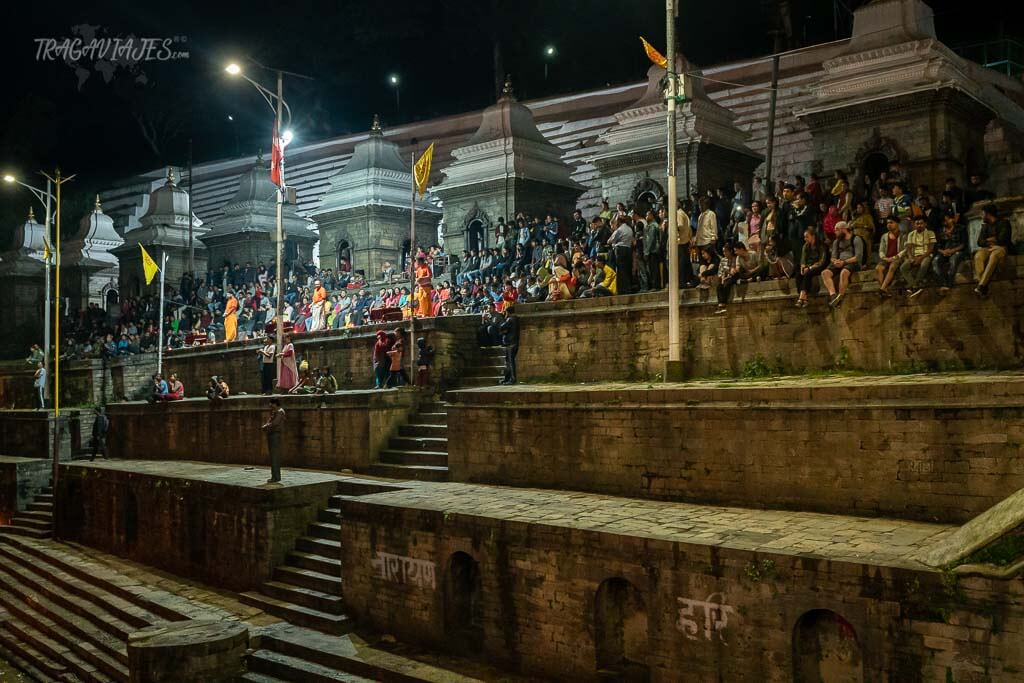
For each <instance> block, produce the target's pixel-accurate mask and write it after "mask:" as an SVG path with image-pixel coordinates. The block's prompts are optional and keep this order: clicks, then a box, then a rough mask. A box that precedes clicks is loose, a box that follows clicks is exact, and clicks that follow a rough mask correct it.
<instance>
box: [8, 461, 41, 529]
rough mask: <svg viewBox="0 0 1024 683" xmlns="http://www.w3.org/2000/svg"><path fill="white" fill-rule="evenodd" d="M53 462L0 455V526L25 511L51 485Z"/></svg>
mask: <svg viewBox="0 0 1024 683" xmlns="http://www.w3.org/2000/svg"><path fill="white" fill-rule="evenodd" d="M51 462H52V461H48V460H39V459H36V458H16V457H10V456H6V455H0V524H10V523H11V518H12V517H13V516H14V515H15V514H16V513H18V512H22V511H24V510H25V509H26V508H27V507H28V504H29V503H31V502H32V499H33V498H35V495H36V494H37V493H39V492H40V491H41V490H42V489H43V488H45V487H46V486H49V484H50V474H51V473H52V472H53V466H52V464H51Z"/></svg>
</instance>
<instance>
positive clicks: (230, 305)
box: [224, 292, 238, 342]
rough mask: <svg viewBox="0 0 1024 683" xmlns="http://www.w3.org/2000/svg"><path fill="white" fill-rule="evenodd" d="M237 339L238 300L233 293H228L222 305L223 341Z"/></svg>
mask: <svg viewBox="0 0 1024 683" xmlns="http://www.w3.org/2000/svg"><path fill="white" fill-rule="evenodd" d="M237 338H238V299H237V298H236V297H235V293H234V292H229V293H228V300H227V302H226V303H225V304H224V341H226V342H230V341H235V339H237Z"/></svg>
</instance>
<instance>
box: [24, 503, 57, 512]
mask: <svg viewBox="0 0 1024 683" xmlns="http://www.w3.org/2000/svg"><path fill="white" fill-rule="evenodd" d="M28 509H29V510H30V511H32V512H45V513H47V514H49V515H53V503H44V502H40V501H38V500H37V501H33V502H31V503H29V504H28Z"/></svg>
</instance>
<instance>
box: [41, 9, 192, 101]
mask: <svg viewBox="0 0 1024 683" xmlns="http://www.w3.org/2000/svg"><path fill="white" fill-rule="evenodd" d="M71 34H72V35H71V36H68V37H63V38H36V39H35V43H36V60H37V61H40V62H57V61H61V62H65V63H66V64H67V65H68V66H70V67H71V68H73V69H74V70H75V74H76V75H77V77H78V88H79V90H81V88H82V86H83V85H84V84H85V82H86V81H87V80H88V79H89V76H90V75H91V74H92V72H93V71H97V72H99V73H100V74H102V75H103V80H104V81H105V82H106V83H110V81H111V80H112V79H113V78H114V75H115V74H116V72H117V71H118V70H119V69H121V70H124V71H127V72H129V73H130V74H131V75H132V77H134V79H135V80H136V81H137V82H139V83H146V82H147V81H148V79H147V78H146V75H145V73H143V72H142V69H141V65H142V64H143V63H145V62H170V61H175V60H182V59H188V58H189V52H188V50H187V49H185V47H186V44H187V42H188V38H187V37H185V36H174V37H171V38H140V37H138V36H135V35H127V36H110V35H107V31H106V29H103V28H101V27H100V26H92V25H90V24H79V25H77V26H72V27H71ZM90 67H91V68H90Z"/></svg>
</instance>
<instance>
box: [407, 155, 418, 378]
mask: <svg viewBox="0 0 1024 683" xmlns="http://www.w3.org/2000/svg"><path fill="white" fill-rule="evenodd" d="M409 156H410V157H411V159H412V165H411V166H410V167H409V170H410V171H411V172H412V173H411V177H410V180H411V181H412V195H411V201H410V204H409V207H410V211H409V282H410V283H412V287H410V288H409V291H410V297H411V296H412V294H413V293H415V292H416V152H411V153H410V155H409ZM409 303H410V305H409V383H410V384H416V375H415V372H416V351H415V349H416V306H415V305H413V303H412V302H411V301H410V302H409Z"/></svg>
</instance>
